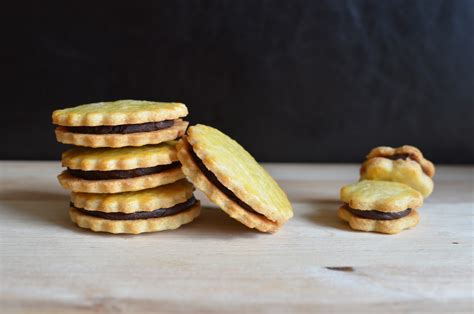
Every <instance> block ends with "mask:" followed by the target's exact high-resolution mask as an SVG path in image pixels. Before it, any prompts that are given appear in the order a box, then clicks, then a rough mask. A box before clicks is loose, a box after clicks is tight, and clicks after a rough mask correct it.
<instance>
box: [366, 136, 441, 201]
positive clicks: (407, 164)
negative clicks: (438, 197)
mask: <svg viewBox="0 0 474 314" xmlns="http://www.w3.org/2000/svg"><path fill="white" fill-rule="evenodd" d="M434 174H435V167H434V165H433V163H432V162H431V161H429V160H427V159H425V158H424V157H423V154H422V153H421V151H420V150H419V149H418V148H416V147H413V146H409V145H404V146H401V147H397V148H392V147H388V146H380V147H376V148H374V149H372V151H371V152H370V153H369V154H368V155H367V159H366V161H365V162H364V163H363V164H362V166H361V168H360V177H361V180H382V181H394V182H400V183H404V184H407V185H409V186H411V187H412V188H414V189H415V190H417V191H419V192H421V194H423V196H424V197H428V196H429V195H430V194H431V193H432V192H433V186H434V184H433V180H432V177H433V176H434Z"/></svg>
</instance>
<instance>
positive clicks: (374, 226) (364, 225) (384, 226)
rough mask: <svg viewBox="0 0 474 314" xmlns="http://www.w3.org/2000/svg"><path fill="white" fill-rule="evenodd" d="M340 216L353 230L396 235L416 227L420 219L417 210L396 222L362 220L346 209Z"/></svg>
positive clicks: (340, 210)
mask: <svg viewBox="0 0 474 314" xmlns="http://www.w3.org/2000/svg"><path fill="white" fill-rule="evenodd" d="M338 216H339V218H341V219H342V220H344V221H347V222H348V223H349V225H350V227H351V228H352V229H355V230H360V231H370V232H379V233H386V234H396V233H399V232H400V231H402V230H404V229H408V228H411V227H414V226H416V225H417V224H418V222H419V220H420V217H419V215H418V212H417V211H416V210H412V211H411V212H410V214H409V215H408V216H405V217H403V218H399V219H394V220H375V219H365V218H360V217H357V216H355V215H353V214H352V213H350V212H348V211H347V210H346V209H345V208H344V207H341V208H339V211H338Z"/></svg>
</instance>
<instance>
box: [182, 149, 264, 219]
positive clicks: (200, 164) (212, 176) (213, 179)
mask: <svg viewBox="0 0 474 314" xmlns="http://www.w3.org/2000/svg"><path fill="white" fill-rule="evenodd" d="M190 152H191V156H192V157H193V160H194V162H195V163H196V165H197V166H198V168H199V170H201V172H202V173H203V174H204V176H205V177H206V178H207V179H208V180H209V181H211V183H212V184H214V185H215V187H216V188H218V189H219V191H221V192H222V193H224V194H225V195H226V196H227V197H228V198H230V199H231V200H232V201H234V202H236V203H237V204H238V205H239V206H240V207H242V208H243V209H245V210H246V211H248V212H251V213H252V214H255V215H259V216H263V215H262V214H260V213H259V212H257V211H255V210H254V209H253V208H252V207H250V206H249V205H248V204H246V203H245V202H243V201H242V200H241V199H239V198H238V197H237V195H235V194H234V192H232V191H231V190H229V189H228V188H226V187H225V186H224V185H223V184H222V183H220V181H219V179H217V177H216V175H215V174H214V173H212V171H210V170H209V169H207V168H206V165H204V163H203V162H202V160H201V159H199V157H198V156H197V155H196V153H195V152H194V150H193V149H192V148H191V150H190ZM263 217H264V216H263Z"/></svg>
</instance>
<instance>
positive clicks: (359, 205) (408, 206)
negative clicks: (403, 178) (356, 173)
mask: <svg viewBox="0 0 474 314" xmlns="http://www.w3.org/2000/svg"><path fill="white" fill-rule="evenodd" d="M340 199H341V201H342V202H344V204H343V205H342V206H341V208H340V209H339V212H338V215H339V217H340V218H341V219H343V220H345V221H348V222H349V224H350V226H351V228H353V229H356V230H362V231H375V232H380V233H387V234H394V233H398V232H400V231H401V230H403V229H406V228H409V227H413V226H416V224H417V223H418V221H419V216H418V213H417V212H416V209H417V208H419V207H420V206H421V205H422V204H423V196H422V195H421V193H420V192H418V191H416V190H414V189H413V188H411V187H409V186H408V185H405V184H403V183H398V182H390V181H374V180H362V181H359V182H357V183H354V184H349V185H346V186H344V187H342V188H341V192H340Z"/></svg>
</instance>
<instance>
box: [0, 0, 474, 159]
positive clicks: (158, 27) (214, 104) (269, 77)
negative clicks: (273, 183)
mask: <svg viewBox="0 0 474 314" xmlns="http://www.w3.org/2000/svg"><path fill="white" fill-rule="evenodd" d="M2 11H3V14H2V15H3V17H2V22H1V23H2V33H4V36H2V37H3V40H2V46H3V47H2V49H1V50H2V52H1V53H2V64H3V65H2V75H1V77H2V78H1V80H2V87H3V88H2V90H3V91H2V94H3V95H2V97H1V99H2V100H1V101H2V103H3V105H2V108H3V109H2V115H1V120H0V123H1V124H0V125H1V128H2V134H6V137H4V138H5V139H6V145H2V147H3V148H2V151H1V154H0V158H2V159H58V158H59V157H60V153H61V151H63V150H64V149H65V148H66V146H64V145H60V144H58V143H56V142H55V138H54V132H53V129H54V128H53V126H52V125H51V118H50V115H51V112H52V111H53V110H54V109H59V108H64V107H69V106H74V105H79V104H82V103H89V102H96V101H102V100H115V99H125V98H132V99H146V100H160V101H180V102H184V103H186V104H187V105H188V107H189V109H190V112H191V115H190V117H189V118H190V120H191V122H192V123H197V122H199V123H204V124H209V125H212V126H215V127H217V128H219V129H221V130H223V131H224V132H226V133H228V134H229V135H231V136H232V137H234V138H235V139H237V140H238V141H239V142H240V143H241V144H243V146H244V147H246V148H247V149H248V150H249V151H250V152H251V153H253V154H254V155H255V157H256V158H257V159H259V160H262V161H294V162H316V161H318V162H347V161H355V162H358V161H361V160H362V159H363V158H364V155H365V154H366V153H367V152H368V151H369V150H370V149H371V148H372V147H374V146H378V145H392V146H398V145H401V144H412V145H416V146H419V147H420V148H421V149H422V150H423V151H424V153H425V155H426V156H427V157H428V158H430V159H432V160H433V161H435V162H438V163H441V162H442V163H458V162H460V163H472V162H474V148H473V144H472V142H473V139H472V137H473V136H472V135H473V134H474V132H473V131H474V130H473V125H474V121H473V115H474V114H473V105H474V104H473V101H474V66H473V65H474V61H473V56H474V46H473V38H474V23H473V20H474V1H329V0H328V1H312V0H307V1H115V2H110V3H108V4H106V3H105V2H100V1H94V2H90V3H87V2H84V1H74V2H71V3H69V2H68V1H63V2H57V3H56V2H55V3H51V2H44V1H37V2H36V3H35V4H30V3H28V4H27V3H21V2H15V4H14V5H12V4H10V5H9V6H8V7H3V8H2Z"/></svg>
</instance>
